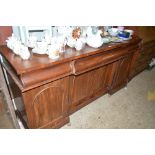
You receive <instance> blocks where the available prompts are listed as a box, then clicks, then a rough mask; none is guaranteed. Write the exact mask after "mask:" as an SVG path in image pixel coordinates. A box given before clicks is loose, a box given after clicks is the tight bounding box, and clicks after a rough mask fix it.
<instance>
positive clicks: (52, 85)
mask: <svg viewBox="0 0 155 155" xmlns="http://www.w3.org/2000/svg"><path fill="white" fill-rule="evenodd" d="M140 45H141V39H140V38H139V37H137V36H133V39H131V40H129V41H124V42H122V43H109V44H104V45H103V46H102V47H100V48H97V49H95V48H92V47H89V46H85V48H84V49H82V50H80V51H76V50H75V49H73V48H66V51H65V52H64V53H61V54H60V57H59V58H58V59H56V60H52V59H50V58H48V56H47V55H38V54H33V53H31V57H30V59H29V60H22V59H21V58H20V57H19V56H17V55H15V54H13V52H12V51H11V50H10V49H8V48H7V47H6V46H1V47H0V52H1V55H2V57H3V61H2V62H1V64H2V66H3V68H4V70H5V71H6V75H7V78H8V81H9V90H10V92H11V93H10V94H11V96H12V98H14V99H15V98H18V100H19V98H20V99H21V101H22V102H21V103H20V104H19V103H16V101H15V104H16V106H17V111H18V113H19V115H20V116H21V117H22V119H23V121H25V123H26V124H27V126H28V128H58V127H61V126H63V125H64V124H66V123H67V122H69V115H70V114H72V113H73V112H75V111H77V110H78V109H80V108H82V107H83V106H85V105H87V104H88V103H90V102H91V101H93V100H95V99H96V98H98V97H99V96H101V95H103V94H105V93H110V94H112V93H114V92H116V91H117V90H119V89H120V88H122V87H124V86H125V85H126V84H127V82H128V81H129V80H130V79H131V78H132V77H131V75H132V74H131V73H132V68H133V66H134V64H135V61H136V59H137V57H138V55H139V53H140V49H141V46H140ZM18 107H19V108H18Z"/></svg>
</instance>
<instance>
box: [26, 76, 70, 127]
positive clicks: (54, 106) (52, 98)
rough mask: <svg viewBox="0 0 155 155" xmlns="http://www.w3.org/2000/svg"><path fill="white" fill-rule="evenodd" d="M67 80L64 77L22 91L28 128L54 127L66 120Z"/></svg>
mask: <svg viewBox="0 0 155 155" xmlns="http://www.w3.org/2000/svg"><path fill="white" fill-rule="evenodd" d="M68 82H69V77H66V78H63V79H59V80H57V81H54V82H51V83H49V84H47V85H44V86H40V87H37V88H35V89H32V90H30V91H27V92H24V93H23V99H24V103H25V108H26V113H27V118H28V122H29V123H28V126H29V128H45V127H46V126H47V127H49V126H50V127H52V128H54V127H55V126H56V125H57V124H58V123H60V122H63V121H64V119H65V120H66V117H67V116H68V106H69V104H68ZM67 120H69V119H67Z"/></svg>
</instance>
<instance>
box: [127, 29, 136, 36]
mask: <svg viewBox="0 0 155 155" xmlns="http://www.w3.org/2000/svg"><path fill="white" fill-rule="evenodd" d="M125 31H126V32H129V33H130V36H132V35H133V33H134V31H133V30H125Z"/></svg>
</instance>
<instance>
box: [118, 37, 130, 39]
mask: <svg viewBox="0 0 155 155" xmlns="http://www.w3.org/2000/svg"><path fill="white" fill-rule="evenodd" d="M120 38H121V39H122V40H130V39H132V37H129V38H123V37H120Z"/></svg>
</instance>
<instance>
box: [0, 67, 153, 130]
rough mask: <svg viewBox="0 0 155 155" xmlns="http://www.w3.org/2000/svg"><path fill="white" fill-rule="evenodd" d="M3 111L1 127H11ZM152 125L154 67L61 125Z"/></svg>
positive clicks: (69, 126)
mask: <svg viewBox="0 0 155 155" xmlns="http://www.w3.org/2000/svg"><path fill="white" fill-rule="evenodd" d="M12 127H13V126H12V122H11V120H10V119H9V117H8V116H7V114H6V113H3V114H0V128H12ZM88 128H91V129H94V128H100V129H104V128H108V129H109V128H112V129H119V128H123V129H128V128H134V129H138V128H142V129H145V128H155V68H153V69H152V70H151V71H148V70H145V71H143V72H142V73H141V74H139V75H138V76H136V77H135V78H134V79H132V80H131V81H130V83H129V84H128V86H127V89H124V88H123V89H121V90H120V91H118V92H117V93H115V94H114V95H112V96H109V95H104V96H102V97H100V98H98V99H97V100H96V101H94V102H92V103H90V104H89V105H87V106H86V107H84V108H82V109H80V110H79V111H77V112H75V113H74V114H73V115H71V116H70V124H68V125H65V126H63V127H62V129H88Z"/></svg>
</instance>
